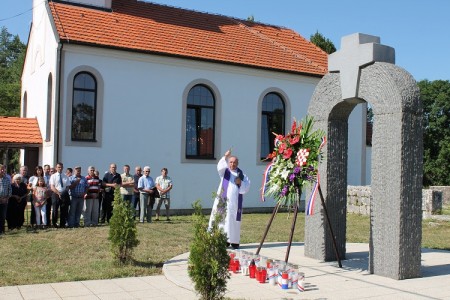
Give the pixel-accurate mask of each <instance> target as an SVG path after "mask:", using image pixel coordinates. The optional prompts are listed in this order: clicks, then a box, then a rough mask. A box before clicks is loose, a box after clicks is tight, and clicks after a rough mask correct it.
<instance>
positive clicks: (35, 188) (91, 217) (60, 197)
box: [0, 162, 173, 235]
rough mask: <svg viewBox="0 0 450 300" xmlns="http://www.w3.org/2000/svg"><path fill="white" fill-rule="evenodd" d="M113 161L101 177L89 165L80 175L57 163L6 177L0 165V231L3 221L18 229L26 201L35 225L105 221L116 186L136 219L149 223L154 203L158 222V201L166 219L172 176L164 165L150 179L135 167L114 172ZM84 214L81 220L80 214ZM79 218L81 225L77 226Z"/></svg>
mask: <svg viewBox="0 0 450 300" xmlns="http://www.w3.org/2000/svg"><path fill="white" fill-rule="evenodd" d="M116 169H117V165H116V164H114V163H112V164H110V166H109V170H108V171H107V172H106V173H105V174H104V175H103V178H100V177H99V176H100V175H99V171H98V170H96V168H95V167H93V166H89V168H88V170H87V175H86V176H84V175H82V172H81V167H80V166H75V167H74V168H73V169H72V168H67V169H66V170H64V165H63V163H61V162H58V163H57V164H56V166H55V167H54V168H52V167H50V165H44V166H43V167H42V166H37V167H36V168H35V170H34V172H33V174H32V175H31V176H29V175H28V168H27V167H26V166H22V167H21V168H20V171H19V173H18V174H13V175H9V174H7V173H6V170H5V167H4V166H3V165H1V164H0V235H1V234H3V233H4V232H5V221H6V223H7V226H8V229H9V230H14V229H20V228H21V227H22V226H24V224H25V217H28V214H27V213H26V212H25V208H26V207H27V203H28V202H30V204H31V213H30V220H29V223H30V225H31V226H32V227H34V228H43V229H45V228H47V227H49V226H52V227H55V228H66V227H69V228H76V227H80V225H84V226H85V227H92V226H97V225H98V224H99V223H105V222H108V223H109V221H110V219H111V216H112V214H113V201H114V191H115V189H120V195H121V198H122V200H123V201H126V202H128V203H129V205H130V206H131V207H132V208H133V211H134V212H135V218H137V217H138V218H139V222H141V223H144V222H145V221H146V222H148V223H150V222H152V213H153V207H154V205H155V203H156V213H155V220H156V221H159V217H160V209H161V206H162V204H164V206H165V210H166V214H165V215H166V220H168V221H169V220H170V214H169V213H170V211H169V210H170V190H171V189H172V187H173V184H172V179H171V178H170V177H169V176H168V170H167V168H163V169H162V170H161V175H160V176H158V177H157V178H156V180H153V178H152V177H151V176H150V167H149V166H145V167H144V169H143V170H144V173H142V168H141V167H140V166H136V167H135V174H134V175H131V174H130V166H129V165H124V166H123V173H122V174H119V173H117V172H116ZM81 217H83V218H81ZM81 219H83V224H80V221H81Z"/></svg>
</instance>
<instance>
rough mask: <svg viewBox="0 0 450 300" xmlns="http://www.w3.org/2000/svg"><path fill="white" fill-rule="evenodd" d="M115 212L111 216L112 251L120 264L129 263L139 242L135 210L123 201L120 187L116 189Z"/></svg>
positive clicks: (110, 236) (110, 237) (110, 235)
mask: <svg viewBox="0 0 450 300" xmlns="http://www.w3.org/2000/svg"><path fill="white" fill-rule="evenodd" d="M113 207H114V213H113V215H112V216H111V221H110V227H109V238H108V239H109V240H110V241H111V252H112V254H113V256H114V258H115V259H117V262H118V263H119V264H125V263H128V262H129V261H130V260H131V258H132V253H133V248H134V247H136V246H137V245H138V244H139V240H138V239H137V229H136V223H135V221H134V212H133V210H132V208H131V206H130V205H129V203H128V202H127V201H123V200H122V197H121V195H120V190H119V189H118V188H116V189H115V191H114V203H113Z"/></svg>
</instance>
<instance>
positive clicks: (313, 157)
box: [262, 116, 326, 206]
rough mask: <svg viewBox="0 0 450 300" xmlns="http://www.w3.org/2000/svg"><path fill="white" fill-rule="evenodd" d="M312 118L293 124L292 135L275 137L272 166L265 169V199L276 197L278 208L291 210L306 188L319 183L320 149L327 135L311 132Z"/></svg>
mask: <svg viewBox="0 0 450 300" xmlns="http://www.w3.org/2000/svg"><path fill="white" fill-rule="evenodd" d="M313 123H314V121H313V118H312V117H309V116H306V117H305V118H304V119H303V120H302V121H301V122H300V123H297V121H296V120H294V121H293V122H292V127H291V131H290V132H289V133H288V134H287V135H286V136H283V135H281V134H276V133H274V135H275V143H274V145H275V147H274V151H273V152H272V153H270V154H269V155H268V156H267V158H266V159H267V160H269V159H271V160H272V162H271V163H270V164H269V166H268V167H267V169H266V174H265V175H266V176H265V177H266V178H265V181H264V182H263V189H262V191H263V192H262V194H263V197H264V196H267V197H273V198H275V200H277V202H278V204H280V205H284V206H291V205H293V204H295V203H296V202H297V201H298V200H299V197H300V193H301V191H302V188H303V185H304V184H305V183H313V182H316V181H317V172H318V165H319V160H320V158H321V148H322V146H323V145H324V143H325V140H326V139H325V132H324V131H322V130H316V131H312V127H313Z"/></svg>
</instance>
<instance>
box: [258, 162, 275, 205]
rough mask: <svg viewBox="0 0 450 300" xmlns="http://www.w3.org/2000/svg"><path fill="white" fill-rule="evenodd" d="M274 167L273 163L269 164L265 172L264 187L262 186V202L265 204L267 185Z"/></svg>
mask: <svg viewBox="0 0 450 300" xmlns="http://www.w3.org/2000/svg"><path fill="white" fill-rule="evenodd" d="M272 166H273V162H271V163H269V164H268V165H267V167H266V170H265V171H264V174H263V181H262V186H261V201H262V202H265V201H266V197H265V194H266V184H267V182H268V181H269V174H270V170H271V169H272Z"/></svg>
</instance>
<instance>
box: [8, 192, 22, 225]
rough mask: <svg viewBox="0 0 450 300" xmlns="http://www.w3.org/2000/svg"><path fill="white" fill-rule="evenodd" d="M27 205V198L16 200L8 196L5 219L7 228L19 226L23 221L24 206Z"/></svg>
mask: <svg viewBox="0 0 450 300" xmlns="http://www.w3.org/2000/svg"><path fill="white" fill-rule="evenodd" d="M26 206H27V199H26V198H24V199H21V200H20V201H17V199H15V198H9V202H8V208H7V211H6V220H7V221H8V228H9V229H14V228H20V227H22V226H23V223H24V222H25V217H24V216H25V207H26Z"/></svg>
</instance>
